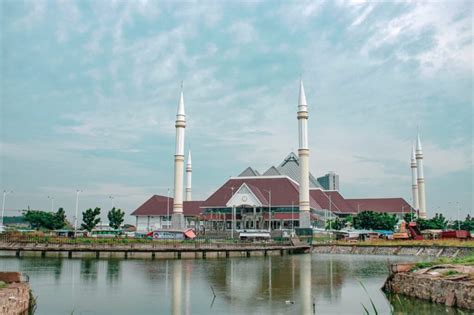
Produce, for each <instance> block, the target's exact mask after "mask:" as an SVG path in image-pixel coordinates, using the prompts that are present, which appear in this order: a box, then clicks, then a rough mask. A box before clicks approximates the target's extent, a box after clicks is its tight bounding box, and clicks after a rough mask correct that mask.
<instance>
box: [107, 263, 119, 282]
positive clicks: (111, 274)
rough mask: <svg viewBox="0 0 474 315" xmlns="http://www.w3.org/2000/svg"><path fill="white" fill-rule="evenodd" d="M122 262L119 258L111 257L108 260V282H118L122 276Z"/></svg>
mask: <svg viewBox="0 0 474 315" xmlns="http://www.w3.org/2000/svg"><path fill="white" fill-rule="evenodd" d="M120 263H121V260H119V259H109V260H108V261H107V283H108V284H114V283H117V282H118V280H119V277H120Z"/></svg>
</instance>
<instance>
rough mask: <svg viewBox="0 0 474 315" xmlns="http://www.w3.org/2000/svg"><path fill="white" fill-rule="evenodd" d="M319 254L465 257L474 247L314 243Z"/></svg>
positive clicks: (314, 250)
mask: <svg viewBox="0 0 474 315" xmlns="http://www.w3.org/2000/svg"><path fill="white" fill-rule="evenodd" d="M313 253H317V254H352V255H399V256H427V257H451V258H453V257H464V256H469V255H471V254H473V253H474V248H473V247H446V246H393V245H360V244H347V245H341V244H338V245H327V244H315V245H313Z"/></svg>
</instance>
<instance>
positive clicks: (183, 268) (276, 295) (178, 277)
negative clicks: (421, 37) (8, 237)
mask: <svg viewBox="0 0 474 315" xmlns="http://www.w3.org/2000/svg"><path fill="white" fill-rule="evenodd" d="M388 259H389V260H390V261H391V262H397V261H416V260H420V258H419V257H399V256H357V255H318V254H312V255H308V254H306V255H288V256H269V257H250V258H240V257H238V258H237V257H235V258H227V259H223V258H222V259H205V260H204V259H182V260H174V259H170V260H164V259H163V260H159V259H157V260H151V259H120V258H107V259H106V258H104V259H95V258H73V259H67V258H59V257H58V258H56V257H54V258H51V257H46V258H41V257H27V256H25V257H21V258H16V257H6V256H2V257H0V270H4V271H21V272H24V273H26V274H27V275H28V276H29V277H30V284H31V287H32V289H33V293H34V295H35V296H37V303H38V308H37V310H36V313H35V314H45V315H53V314H71V313H74V314H76V315H77V314H364V309H363V306H362V304H363V305H364V306H366V307H367V308H368V309H370V310H371V313H373V311H372V306H371V302H370V299H372V301H373V302H374V305H375V307H376V309H377V311H378V313H379V314H390V312H391V310H394V311H396V312H399V313H397V314H414V313H416V314H457V312H456V310H455V309H452V308H447V307H445V306H440V305H435V304H432V303H428V302H424V301H420V300H415V299H412V298H405V297H402V296H392V297H390V298H387V296H386V295H385V294H384V293H383V292H382V291H381V290H380V288H381V286H382V285H383V283H384V281H385V279H386V277H387V274H388V269H387V260H388ZM214 294H215V297H214Z"/></svg>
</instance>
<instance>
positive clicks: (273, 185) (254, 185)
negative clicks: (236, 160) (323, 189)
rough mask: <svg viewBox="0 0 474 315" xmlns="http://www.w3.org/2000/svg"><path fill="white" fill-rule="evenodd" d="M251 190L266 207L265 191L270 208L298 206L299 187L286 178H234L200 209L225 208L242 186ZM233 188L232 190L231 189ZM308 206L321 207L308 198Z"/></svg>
mask: <svg viewBox="0 0 474 315" xmlns="http://www.w3.org/2000/svg"><path fill="white" fill-rule="evenodd" d="M244 183H245V184H247V186H248V187H249V188H250V189H251V190H252V192H253V193H254V194H255V196H256V197H257V198H258V199H259V200H260V202H261V203H262V204H263V205H265V206H267V205H268V204H269V203H270V200H269V198H270V196H269V193H268V192H267V191H271V192H272V200H271V202H272V207H274V206H275V207H276V206H291V204H292V203H293V204H294V205H295V207H297V206H298V201H299V186H298V184H297V183H295V182H294V181H292V180H291V179H290V178H288V177H286V176H279V177H276V176H275V177H247V178H240V177H234V178H231V179H229V180H228V181H227V182H226V183H225V184H224V185H222V186H221V187H220V188H219V189H217V191H216V192H215V193H213V194H212V195H211V196H210V197H209V198H207V200H205V201H204V202H203V203H202V205H201V207H202V208H216V207H222V208H225V207H226V204H227V202H228V201H229V199H230V198H231V197H232V193H233V192H236V191H237V190H238V189H239V187H240V186H242V185H243V184H244ZM232 187H233V189H232ZM310 205H311V208H313V209H321V206H320V205H319V204H318V203H317V202H316V201H315V200H314V199H313V198H311V196H310Z"/></svg>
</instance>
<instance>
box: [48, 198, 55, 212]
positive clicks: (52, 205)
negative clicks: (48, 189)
mask: <svg viewBox="0 0 474 315" xmlns="http://www.w3.org/2000/svg"><path fill="white" fill-rule="evenodd" d="M48 199H51V212H53V211H54V197H51V196H48Z"/></svg>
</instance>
